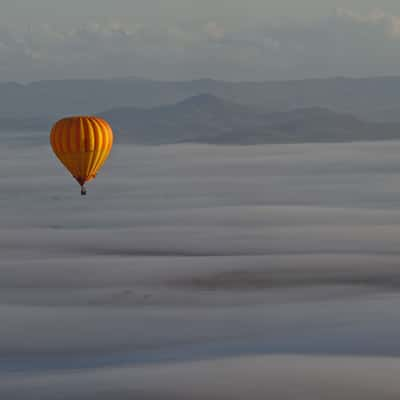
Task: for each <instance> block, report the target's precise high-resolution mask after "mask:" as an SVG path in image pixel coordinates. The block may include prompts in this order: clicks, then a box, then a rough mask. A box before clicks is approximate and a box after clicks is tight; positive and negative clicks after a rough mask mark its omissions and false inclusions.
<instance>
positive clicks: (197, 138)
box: [0, 94, 400, 145]
mask: <svg viewBox="0 0 400 400" xmlns="http://www.w3.org/2000/svg"><path fill="white" fill-rule="evenodd" d="M97 115H99V116H101V117H103V118H105V119H106V120H108V121H109V122H110V123H111V125H112V127H113V129H114V131H115V133H116V143H120V144H125V143H133V144H148V145H150V144H173V143H183V142H195V143H210V144H262V143H301V142H349V141H361V140H395V139H400V123H397V122H390V123H389V122H366V121H363V120H361V119H359V118H357V117H354V116H352V115H351V114H345V113H338V112H335V111H331V110H328V109H324V108H320V107H311V108H299V109H294V110H290V111H279V112H278V111H276V112H268V111H265V110H263V109H261V108H260V107H255V106H247V105H241V104H237V103H233V102H230V101H227V100H223V99H220V98H218V97H215V96H213V95H210V94H200V95H197V96H193V97H190V98H188V99H186V100H183V101H180V102H178V103H176V104H172V105H163V106H157V107H152V108H138V107H119V108H113V109H111V110H108V111H105V112H101V113H98V114H97ZM53 122H54V120H53V119H52V118H50V117H36V118H35V117H27V118H16V117H14V118H11V117H3V118H0V126H1V128H2V130H3V131H4V130H7V131H12V130H36V131H38V134H37V135H43V140H47V136H46V137H45V136H44V135H45V134H47V132H48V130H49V129H50V127H51V125H52V123H53ZM40 132H42V133H40ZM38 139H40V138H39V137H38Z"/></svg>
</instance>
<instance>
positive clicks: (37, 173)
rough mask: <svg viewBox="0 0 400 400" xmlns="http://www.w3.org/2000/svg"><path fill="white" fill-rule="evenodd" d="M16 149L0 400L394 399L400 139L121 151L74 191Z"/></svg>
mask: <svg viewBox="0 0 400 400" xmlns="http://www.w3.org/2000/svg"><path fill="white" fill-rule="evenodd" d="M10 138H11V135H8V136H7V138H6V137H3V139H1V148H0V187H1V190H0V256H1V259H0V321H1V323H0V397H2V398H3V397H4V398H11V397H10V396H13V397H12V398H15V399H27V398H29V399H41V400H43V399H52V400H53V399H67V398H73V399H78V398H82V399H83V398H85V399H87V398H93V399H94V398H96V399H103V398H104V399H110V398H118V399H125V398H132V397H131V396H132V395H136V396H137V395H140V398H141V399H177V398H179V399H180V398H182V399H190V398H193V399H205V398H207V399H210V398H214V397H215V398H218V399H225V398H226V399H235V398H238V399H239V398H240V399H242V398H246V397H244V396H245V394H244V393H247V394H249V393H250V394H249V396H248V397H247V398H249V399H258V398H260V399H261V398H266V397H265V396H273V398H274V399H281V398H282V399H288V398H296V399H303V398H304V399H312V398H316V399H320V398H324V399H343V398H355V399H357V398H360V399H372V398H378V397H379V398H380V399H391V398H393V399H398V398H399V397H398V396H399V395H400V385H398V384H397V383H396V382H397V381H398V379H394V378H393V377H394V376H396V377H397V376H398V374H399V372H400V360H399V361H398V359H397V358H396V357H397V356H399V355H400V346H399V345H398V337H399V334H400V319H399V318H398V315H399V311H398V310H399V307H400V297H399V295H398V292H399V290H400V265H399V261H400V143H399V142H376V143H353V144H350V143H347V144H301V145H266V146H255V147H252V146H249V147H239V146H238V147H219V146H203V145H202V146H200V145H176V146H175V145H174V146H162V147H134V146H123V147H116V148H115V149H114V150H113V153H112V156H111V158H110V159H109V160H108V162H107V164H106V166H105V167H104V169H103V171H101V173H100V174H99V176H98V178H97V179H96V180H95V181H93V182H91V183H90V184H88V196H87V197H86V198H81V196H80V194H79V186H78V185H77V184H76V183H75V182H74V181H73V179H72V178H71V177H70V176H69V175H68V174H67V173H66V172H65V171H64V169H63V168H62V167H61V165H59V163H58V161H57V160H56V159H55V157H54V156H53V155H52V153H51V150H50V147H49V146H43V145H40V144H37V143H36V144H35V141H34V140H26V141H25V140H23V138H22V139H21V137H18V140H11V139H10ZM296 355H297V356H296ZM300 355H301V356H300ZM361 356H363V357H361ZM366 356H368V357H366ZM376 370H378V371H379V373H372V371H375V372H376ZM298 371H301V372H298ZM315 375H317V378H315ZM288 381H290V382H292V383H293V385H292V384H290V385H288ZM223 382H225V384H223ZM361 382H363V383H362V384H361ZM256 387H258V388H259V390H256V389H255V388H256ZM338 388H340V390H341V391H340V390H339V389H338ZM338 390H339V391H338ZM377 393H379V396H378V397H377ZM7 396H8V397H7ZM213 396H214V397H213ZM313 396H314V397H313ZM338 396H339V397H338ZM346 396H347V397H346Z"/></svg>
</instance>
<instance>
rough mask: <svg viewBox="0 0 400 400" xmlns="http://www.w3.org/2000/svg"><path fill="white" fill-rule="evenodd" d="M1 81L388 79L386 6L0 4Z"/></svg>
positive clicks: (391, 32)
mask: <svg viewBox="0 0 400 400" xmlns="http://www.w3.org/2000/svg"><path fill="white" fill-rule="evenodd" d="M0 6H1V15H0V81H20V82H27V81H33V80H40V79H67V78H115V77H126V76H129V77H132V76H135V77H143V78H151V79H161V80H181V79H198V78H214V79H225V80H234V81H240V80H280V79H303V78H314V77H316V78H318V77H331V76H370V75H397V74H398V67H399V65H400V3H399V2H398V1H395V0H382V1H379V3H378V2H376V1H372V0H347V1H343V0H325V1H320V0H298V1H293V0H279V1H277V0H273V1H271V0H248V1H246V2H244V1H239V0H229V1H228V0H202V1H188V0H130V1H128V0H115V1H112V2H110V1H106V0H80V1H78V0H70V1H68V2H66V1H58V0H35V1H32V0H12V1H11V0H0Z"/></svg>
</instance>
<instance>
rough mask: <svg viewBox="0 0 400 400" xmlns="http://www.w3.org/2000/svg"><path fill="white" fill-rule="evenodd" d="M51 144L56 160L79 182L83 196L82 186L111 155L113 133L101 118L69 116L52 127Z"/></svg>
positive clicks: (83, 189) (84, 191) (84, 193)
mask: <svg viewBox="0 0 400 400" xmlns="http://www.w3.org/2000/svg"><path fill="white" fill-rule="evenodd" d="M50 143H51V147H52V148H53V151H54V153H55V155H56V156H57V158H58V159H59V160H60V161H61V163H62V164H63V165H64V166H65V167H66V168H67V169H68V171H69V172H70V173H71V175H72V176H73V177H74V178H75V179H76V180H77V181H78V183H79V185H80V186H81V195H82V196H83V195H86V188H85V183H86V182H88V181H90V180H91V179H93V178H95V177H96V174H97V172H98V171H99V170H100V168H101V167H102V166H103V164H104V163H105V161H106V160H107V158H108V156H109V154H110V151H111V148H112V145H113V133H112V129H111V127H110V125H109V124H108V123H107V122H106V121H105V120H104V119H102V118H98V117H92V116H75V117H68V118H63V119H61V120H59V121H58V122H56V123H55V124H54V126H53V128H52V129H51V133H50Z"/></svg>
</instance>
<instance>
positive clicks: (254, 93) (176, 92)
mask: <svg viewBox="0 0 400 400" xmlns="http://www.w3.org/2000/svg"><path fill="white" fill-rule="evenodd" d="M201 93H209V94H212V95H214V96H217V97H219V98H222V99H225V100H228V101H232V102H235V103H238V104H247V105H249V106H256V107H259V108H261V109H263V110H264V111H290V110H292V109H299V108H310V107H321V108H328V109H331V110H333V111H336V112H338V113H343V112H344V113H351V114H353V115H355V116H356V117H358V118H360V119H366V120H370V121H382V122H400V77H387V78H364V79H350V78H332V79H309V80H300V81H282V82H237V83H235V82H224V81H215V80H211V79H200V80H194V81H187V82H160V81H151V80H144V79H134V78H132V79H114V80H65V81H40V82H33V83H30V84H27V85H22V84H17V83H3V84H0V117H11V118H29V117H37V116H51V117H52V118H53V119H56V118H58V117H60V116H63V115H70V114H93V113H96V112H99V111H100V110H106V109H112V108H119V107H138V108H148V107H156V106H161V105H164V104H174V103H177V102H179V101H182V100H184V99H186V98H188V97H191V96H196V95H199V94H201Z"/></svg>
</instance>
